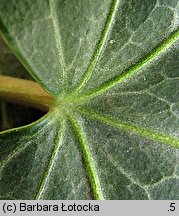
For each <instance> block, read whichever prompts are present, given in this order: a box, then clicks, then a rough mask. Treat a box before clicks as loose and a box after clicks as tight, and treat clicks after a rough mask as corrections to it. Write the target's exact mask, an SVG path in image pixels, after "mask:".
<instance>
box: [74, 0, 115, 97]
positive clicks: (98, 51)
mask: <svg viewBox="0 0 179 216" xmlns="http://www.w3.org/2000/svg"><path fill="white" fill-rule="evenodd" d="M118 5H119V0H113V2H112V4H111V10H110V12H109V14H108V17H107V20H106V23H105V26H104V29H103V31H102V34H101V37H100V39H99V43H98V45H97V47H96V50H95V52H94V54H93V57H92V60H91V63H90V64H89V66H88V68H87V70H86V73H85V75H84V77H83V79H82V81H81V83H80V85H79V86H78V87H77V88H76V90H75V93H77V92H79V91H81V90H82V89H83V88H84V86H85V85H86V84H87V82H88V81H89V79H90V78H91V75H92V72H93V69H94V68H95V66H96V64H97V62H98V59H99V57H100V55H101V52H102V50H103V48H104V46H105V44H106V41H107V39H108V36H109V33H110V29H111V26H112V23H113V21H114V18H115V14H116V11H117V8H118Z"/></svg>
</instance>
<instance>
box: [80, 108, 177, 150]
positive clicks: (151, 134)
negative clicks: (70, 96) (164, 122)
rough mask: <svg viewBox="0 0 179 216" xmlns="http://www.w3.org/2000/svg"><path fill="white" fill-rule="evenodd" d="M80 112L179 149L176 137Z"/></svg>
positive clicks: (83, 111)
mask: <svg viewBox="0 0 179 216" xmlns="http://www.w3.org/2000/svg"><path fill="white" fill-rule="evenodd" d="M78 111H79V112H80V113H82V114H84V115H86V116H88V117H89V118H92V119H95V120H97V121H100V122H102V123H105V124H108V125H110V126H112V127H116V128H120V129H123V130H125V131H129V132H133V133H135V134H139V135H141V136H143V137H146V138H149V139H151V140H155V141H157V142H162V143H165V144H169V145H170V146H173V147H175V148H179V139H177V138H175V137H171V136H168V135H166V134H164V133H160V132H156V131H153V130H150V129H145V128H142V127H140V126H136V125H132V124H130V123H126V122H123V121H120V120H118V119H115V118H112V117H106V116H104V115H102V114H98V113H96V112H93V111H90V110H84V109H80V108H79V109H78Z"/></svg>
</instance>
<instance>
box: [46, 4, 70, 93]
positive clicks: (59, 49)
mask: <svg viewBox="0 0 179 216" xmlns="http://www.w3.org/2000/svg"><path fill="white" fill-rule="evenodd" d="M55 2H56V0H50V1H49V3H50V11H51V16H52V22H53V27H54V36H55V41H56V45H57V47H56V48H57V52H58V55H59V56H58V57H59V63H60V66H61V67H62V73H63V74H62V76H63V77H62V80H63V83H62V84H63V90H64V87H65V82H66V79H67V77H66V72H65V59H64V54H63V48H62V43H61V35H60V29H59V24H58V21H57V20H58V17H57V13H56V10H57V8H58V7H57V6H56V3H55Z"/></svg>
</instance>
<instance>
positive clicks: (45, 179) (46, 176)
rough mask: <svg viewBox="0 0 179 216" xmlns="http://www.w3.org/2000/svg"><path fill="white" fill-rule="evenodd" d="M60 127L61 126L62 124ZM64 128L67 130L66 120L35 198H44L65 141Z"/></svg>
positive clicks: (59, 132) (58, 134)
mask: <svg viewBox="0 0 179 216" xmlns="http://www.w3.org/2000/svg"><path fill="white" fill-rule="evenodd" d="M63 121H64V120H63ZM59 127H61V125H60V126H59ZM64 130H65V126H64V122H62V128H61V129H60V130H59V131H58V132H57V136H56V139H55V145H54V148H53V150H52V153H51V156H50V160H49V162H48V165H47V168H46V170H45V172H44V175H43V177H42V180H41V183H40V186H39V189H38V191H37V194H36V197H35V199H37V200H39V199H41V198H42V196H43V193H44V190H45V187H46V185H47V184H48V181H49V178H50V174H51V172H52V169H53V166H54V163H55V159H56V157H57V154H58V152H59V148H60V146H61V145H62V142H63V134H64Z"/></svg>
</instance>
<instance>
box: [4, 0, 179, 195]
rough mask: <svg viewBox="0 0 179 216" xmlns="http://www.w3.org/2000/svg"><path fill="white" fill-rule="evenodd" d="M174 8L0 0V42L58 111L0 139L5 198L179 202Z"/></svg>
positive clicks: (167, 3)
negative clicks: (0, 39)
mask: <svg viewBox="0 0 179 216" xmlns="http://www.w3.org/2000/svg"><path fill="white" fill-rule="evenodd" d="M177 10H178V9H177V0H151V1H148V0H144V1H141V0H129V1H118V0H113V1H112V0H111V1H109V0H103V1H94V0H92V1H87V0H84V1H82V0H81V1H75V0H66V1H62V0H49V1H47V0H46V1H45V0H43V1H42V0H37V1H35V0H31V1H30V0H24V1H18V0H9V1H8V3H7V1H5V0H2V1H1V4H0V28H1V34H2V36H3V38H4V39H5V40H6V42H7V43H8V44H9V46H10V47H11V49H12V50H13V51H14V53H15V54H16V55H17V57H18V58H19V59H20V61H21V62H22V63H23V64H24V65H25V67H26V68H27V70H28V71H29V72H30V73H31V74H32V76H33V77H34V78H35V79H36V81H37V82H39V83H40V84H41V85H42V86H43V87H44V88H45V90H47V91H48V92H50V93H51V94H53V95H56V98H57V101H58V103H57V104H56V105H55V107H54V108H53V110H52V111H51V112H49V113H48V114H47V115H46V116H44V117H43V118H42V119H41V120H39V121H37V122H35V123H33V124H31V125H28V126H25V127H22V128H17V129H13V130H9V131H7V132H3V133H1V134H0V149H1V171H0V172H1V174H0V176H1V180H0V195H1V196H2V198H4V199H7V198H15V199H34V198H36V199H179V163H178V160H179V150H178V148H179V127H178V125H179V90H178V85H179V64H178V59H177V58H178V38H179V33H178V30H177V28H178V15H177Z"/></svg>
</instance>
